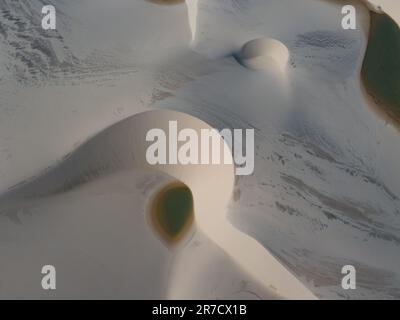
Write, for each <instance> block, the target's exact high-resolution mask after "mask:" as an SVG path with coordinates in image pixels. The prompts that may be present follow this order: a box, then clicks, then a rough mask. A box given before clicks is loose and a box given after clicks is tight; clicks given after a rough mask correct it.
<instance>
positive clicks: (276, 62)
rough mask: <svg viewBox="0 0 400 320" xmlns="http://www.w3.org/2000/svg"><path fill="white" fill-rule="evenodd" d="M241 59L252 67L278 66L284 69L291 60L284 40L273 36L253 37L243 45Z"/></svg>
mask: <svg viewBox="0 0 400 320" xmlns="http://www.w3.org/2000/svg"><path fill="white" fill-rule="evenodd" d="M240 60H241V61H242V63H243V64H244V65H245V66H247V67H249V68H251V69H255V70H266V69H267V70H268V69H271V68H275V67H278V68H279V69H280V70H281V71H283V70H284V69H285V68H286V66H287V63H288V61H289V50H288V49H287V47H286V46H285V45H284V44H283V43H282V42H280V41H278V40H275V39H272V38H258V39H253V40H250V41H249V42H247V43H245V44H244V46H243V47H242V50H241V52H240Z"/></svg>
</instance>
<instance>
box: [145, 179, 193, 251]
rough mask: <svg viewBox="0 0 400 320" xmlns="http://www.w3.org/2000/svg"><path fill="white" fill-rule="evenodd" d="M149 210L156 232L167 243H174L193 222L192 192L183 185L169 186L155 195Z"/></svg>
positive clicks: (175, 183)
mask: <svg viewBox="0 0 400 320" xmlns="http://www.w3.org/2000/svg"><path fill="white" fill-rule="evenodd" d="M150 210H151V212H150V215H151V221H152V224H153V226H154V228H155V229H156V232H158V233H159V235H160V236H161V238H162V239H163V240H165V241H167V242H168V243H172V242H176V241H178V240H180V239H181V238H182V237H183V236H184V235H185V234H186V232H187V231H188V229H189V228H190V226H191V225H192V223H193V220H194V214H193V196H192V192H191V191H190V189H189V188H188V187H187V186H186V185H184V184H183V183H179V182H174V183H172V184H169V185H167V186H166V187H164V188H163V189H161V190H160V191H159V192H158V193H157V195H156V196H155V198H154V200H153V203H152V205H151V208H150Z"/></svg>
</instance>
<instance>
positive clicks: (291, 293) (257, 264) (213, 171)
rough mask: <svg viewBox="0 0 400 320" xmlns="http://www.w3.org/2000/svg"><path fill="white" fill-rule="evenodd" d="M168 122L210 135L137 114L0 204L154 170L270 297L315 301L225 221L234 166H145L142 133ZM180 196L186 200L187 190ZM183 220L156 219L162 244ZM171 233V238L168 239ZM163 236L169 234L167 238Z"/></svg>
mask: <svg viewBox="0 0 400 320" xmlns="http://www.w3.org/2000/svg"><path fill="white" fill-rule="evenodd" d="M170 120H175V121H177V122H178V126H179V127H180V128H179V129H182V128H187V127H189V128H191V129H194V130H196V131H198V133H199V134H200V130H201V129H203V128H207V129H211V127H210V126H209V125H207V124H206V123H205V122H203V121H201V120H199V119H197V118H195V117H192V116H189V115H187V114H184V113H180V112H175V111H166V110H157V111H148V112H144V113H139V114H136V115H134V116H132V117H130V118H127V119H125V120H123V121H121V122H119V123H117V124H115V125H113V126H111V127H109V128H107V129H105V130H104V131H102V132H100V133H99V134H97V135H96V136H94V137H93V138H92V139H90V140H89V141H88V142H86V143H85V144H83V145H82V146H81V147H79V148H78V149H77V150H76V151H75V152H73V153H72V154H71V155H70V156H69V157H68V158H67V159H65V160H64V161H63V162H62V163H61V164H60V165H58V166H57V167H54V168H52V169H51V170H50V171H49V172H47V173H46V174H44V175H43V176H41V177H39V178H37V179H35V180H33V181H31V182H29V183H27V184H26V185H24V186H21V187H20V188H18V189H15V190H12V191H10V192H9V193H7V194H6V195H3V196H2V199H1V200H2V202H3V204H4V207H7V205H10V204H14V205H15V202H17V203H18V200H20V199H22V198H25V199H27V198H38V197H41V198H43V197H46V196H51V195H52V194H55V193H62V192H66V191H68V190H71V189H73V188H74V187H76V186H78V185H80V184H83V183H86V182H89V181H92V180H95V179H97V178H99V177H101V176H105V175H109V174H112V173H115V172H120V171H123V170H127V169H129V168H143V169H153V170H157V171H160V172H162V173H164V174H167V175H169V176H171V177H173V178H175V179H176V180H178V181H180V182H181V183H183V184H184V185H186V186H187V188H189V189H190V191H191V194H192V195H193V205H194V208H193V212H194V219H195V220H196V226H197V228H199V229H200V230H201V231H202V232H204V234H205V235H206V236H207V237H209V238H210V239H211V240H212V241H214V242H215V243H216V244H217V245H218V246H220V247H221V248H222V249H223V250H224V251H225V252H226V253H227V254H228V255H229V256H230V257H232V258H233V259H234V261H235V262H236V263H237V264H238V265H239V266H240V267H241V268H243V270H245V271H246V272H247V273H249V274H250V275H251V276H252V277H254V279H256V280H257V281H258V282H259V283H260V284H261V285H262V286H264V287H265V289H266V290H268V291H271V293H270V294H271V295H274V296H276V297H280V298H292V299H313V298H315V297H314V295H313V294H312V293H311V292H310V291H309V290H308V289H307V288H306V287H305V286H304V285H303V284H302V283H301V282H300V281H299V280H297V278H296V277H294V276H293V275H292V274H291V273H290V272H289V271H288V270H287V269H286V268H285V267H283V266H282V265H281V263H280V262H279V261H278V260H276V259H275V258H274V257H273V256H272V255H271V254H270V253H269V252H268V251H267V250H266V249H265V248H264V247H263V246H261V245H260V244H259V243H258V242H257V241H255V240H254V239H253V238H251V237H250V236H248V235H246V234H244V233H242V232H241V231H239V230H237V229H236V228H234V227H233V226H232V225H231V224H230V223H229V222H228V221H227V220H226V207H227V205H228V203H229V202H230V199H231V196H232V191H233V187H234V179H235V177H234V165H233V164H219V165H201V166H198V165H156V166H151V165H149V164H148V163H147V161H146V158H145V154H146V148H147V146H146V143H145V141H146V140H145V136H146V133H147V132H148V130H150V129H152V128H160V129H162V130H164V131H165V132H168V126H169V121H170ZM215 134H218V133H215ZM218 136H219V134H218ZM219 139H220V141H221V142H223V140H222V137H220V136H219ZM224 148H226V145H225V143H224V142H223V143H221V154H222V152H223V151H224ZM179 186H180V187H183V185H179ZM167 190H168V189H167ZM169 190H171V189H169ZM184 190H185V193H186V195H187V192H188V191H187V189H186V187H184ZM163 192H165V190H164V191H163ZM163 192H162V193H161V195H162V194H163ZM164 194H165V193H164ZM178 198H179V197H178ZM189 198H190V197H189ZM164 200H165V199H164ZM157 201H160V198H159V197H158V200H157V196H156V202H157ZM161 201H163V200H162V199H161ZM189 203H190V200H189ZM16 211H18V210H16ZM189 211H190V205H189ZM9 214H12V213H9ZM157 214H160V213H159V212H158V213H157ZM182 216H183V217H186V218H184V219H183V220H184V221H185V222H184V223H183V224H182V221H181V222H179V221H178V227H177V226H176V225H175V226H172V227H171V225H169V226H168V224H169V222H165V221H164V222H163V223H160V219H159V218H160V216H158V219H157V220H158V221H157V222H156V225H157V226H158V227H160V224H163V226H162V228H163V231H162V233H161V234H163V235H162V236H163V237H164V239H165V238H166V239H169V240H171V239H176V237H177V235H179V237H180V231H181V230H182V226H184V227H183V229H185V226H187V225H190V221H191V219H192V218H191V217H190V216H189V218H188V216H187V215H186V214H185V213H183V215H182ZM168 228H169V230H168V231H166V230H167V229H168ZM156 229H157V228H156ZM156 231H157V230H156ZM158 231H160V230H158ZM170 232H172V233H173V236H172V237H171V234H170ZM167 233H169V234H168V235H167V236H165V235H166V234H167ZM179 237H178V238H179ZM271 288H273V289H271Z"/></svg>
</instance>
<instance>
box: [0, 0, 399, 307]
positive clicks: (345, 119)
mask: <svg viewBox="0 0 400 320" xmlns="http://www.w3.org/2000/svg"><path fill="white" fill-rule="evenodd" d="M294 1H295V2H294ZM21 3H24V1H21ZM32 3H35V4H36V5H37V6H39V3H36V2H35V1H33V0H32ZM357 3H358V4H357V9H358V15H359V16H358V17H359V19H360V20H361V21H362V24H361V26H362V30H357V31H355V32H350V33H343V32H342V31H341V30H338V25H339V24H338V21H340V17H341V14H340V10H338V8H339V7H338V6H337V5H335V4H333V3H330V2H327V1H315V0H302V1H300V0H293V1H289V0H276V1H268V2H267V1H262V0H252V1H249V2H246V3H245V2H229V1H224V2H217V1H213V0H204V1H198V2H197V3H196V1H191V2H188V5H189V6H188V8H186V6H185V5H176V6H159V5H154V4H149V3H147V2H145V1H124V0H116V1H114V2H113V5H112V6H111V5H110V4H109V1H102V2H99V1H94V0H86V1H84V6H83V7H79V6H77V5H76V4H71V5H69V4H66V3H65V4H63V6H62V8H61V10H62V11H63V13H64V15H62V18H61V19H59V28H60V33H61V34H62V35H63V36H64V39H65V43H66V46H68V47H69V48H71V50H72V51H73V53H74V54H75V55H76V56H77V57H78V58H79V59H81V60H82V61H83V60H84V59H85V58H88V57H90V58H91V59H92V60H91V61H92V62H93V61H97V59H99V60H100V61H102V60H101V59H105V60H107V59H110V60H111V62H112V68H110V70H100V72H99V71H98V70H96V69H89V70H88V71H87V74H86V75H85V74H80V73H76V74H75V73H73V72H72V73H70V74H68V76H62V75H61V76H60V75H56V80H55V81H47V82H46V81H44V82H43V83H42V84H43V86H42V87H40V86H39V87H28V88H26V87H24V86H22V85H18V86H17V85H15V83H14V82H13V79H12V78H11V76H10V75H8V73H4V74H6V75H7V77H6V78H5V80H4V81H5V83H4V85H3V86H2V87H1V89H0V90H1V95H0V97H1V102H2V104H1V107H0V115H1V117H0V153H1V157H0V177H1V179H0V190H1V191H2V193H3V194H4V192H5V191H6V190H7V189H8V188H9V187H11V186H12V185H14V184H15V183H18V182H20V181H24V180H27V179H28V180H29V178H31V177H33V176H35V175H36V176H37V175H38V174H43V175H42V178H39V179H33V180H32V183H31V184H27V185H26V186H25V187H21V186H19V187H17V188H15V189H14V192H12V193H9V194H5V195H4V196H3V198H2V200H1V209H0V211H1V212H2V215H0V217H1V223H0V255H1V256H2V257H6V258H5V259H4V261H5V262H4V263H3V264H2V268H3V269H2V270H5V271H6V272H5V274H7V278H1V279H0V282H1V283H2V284H3V285H2V287H1V288H2V289H1V290H2V291H0V296H1V297H41V298H54V297H56V298H61V297H77V298H91V297H93V298H102V297H133V298H165V297H166V298H187V297H189V298H210V297H211V298H224V297H235V296H236V297H238V296H239V297H243V296H244V297H248V298H258V297H262V298H294V299H298V298H314V297H315V295H318V296H321V297H323V298H338V297H343V294H345V295H348V297H349V298H354V297H357V298H360V297H392V296H393V295H394V294H395V293H393V292H394V290H395V289H396V288H397V287H398V280H397V278H398V276H399V275H398V267H397V266H398V265H399V262H400V258H399V254H398V252H399V250H398V245H397V244H396V240H395V235H396V234H398V230H399V229H400V226H399V222H398V219H397V213H398V208H399V207H400V205H399V201H398V199H396V198H393V197H392V196H391V193H393V192H394V193H396V192H397V190H400V174H399V172H398V171H396V170H387V168H396V167H397V164H398V160H399V157H400V155H399V151H398V150H400V142H399V139H398V133H397V132H395V131H394V130H392V129H391V128H390V127H388V126H386V125H385V123H383V122H382V121H381V120H380V119H379V118H377V117H376V116H375V115H374V114H372V113H371V112H370V111H369V110H368V108H366V106H365V101H364V99H363V96H362V92H361V90H360V88H359V78H358V75H359V70H360V66H361V62H362V56H363V51H364V50H365V46H366V31H367V30H366V29H365V27H364V26H365V23H366V22H368V12H367V11H366V10H365V8H363V7H361V6H360V4H359V1H357ZM237 6H239V7H237ZM288 7H291V8H292V9H291V10H287V8H288ZM187 9H188V10H187ZM92 10H95V11H94V13H93V12H92ZM99 17H101V18H99ZM99 22H100V23H99ZM321 30H324V33H322V34H321V33H318V32H317V33H315V32H316V31H321ZM14 36H15V35H14V34H13V35H10V36H9V37H10V39H11V38H12V37H14ZM260 38H263V39H276V40H278V41H280V42H281V43H283V44H284V46H285V47H286V48H288V50H289V51H290V58H291V61H290V62H291V64H286V61H287V58H286V55H284V57H280V56H279V57H278V55H277V54H276V53H273V54H272V57H273V59H274V60H275V61H278V65H282V66H286V69H287V70H286V80H287V81H286V82H284V83H283V82H281V81H280V80H281V79H279V76H278V75H276V74H275V73H274V72H265V73H262V74H261V75H260V74H259V73H256V72H253V71H252V70H249V69H246V68H243V67H242V66H241V65H239V64H238V63H237V61H236V60H235V59H233V58H232V55H236V54H238V53H240V50H241V48H242V47H243V45H244V44H246V43H248V41H251V40H253V39H260ZM12 39H14V38H12ZM14 40H18V41H19V40H20V39H14ZM21 41H22V40H21ZM52 41H53V42H56V40H52ZM2 44H3V43H2ZM139 44H140V45H139ZM58 45H59V44H58ZM8 47H9V46H7V45H6V44H3V45H2V46H0V48H2V49H1V50H6V49H7V50H8ZM54 47H57V48H59V47H62V46H59V47H58V46H57V45H56V44H54ZM4 48H6V49H4ZM10 50H11V49H10ZM272 51H273V52H274V51H275V50H272ZM10 52H11V53H10ZM10 52H8V51H7V52H6V54H4V55H3V54H2V55H1V57H2V58H3V57H4V60H6V61H8V60H7V59H9V57H13V55H12V51H10ZM267 52H268V54H269V52H270V50H269V49H268V50H261V53H262V54H261V57H265V56H268V54H266V53H267ZM2 53H3V51H2ZM57 54H58V56H59V57H63V54H64V52H63V51H61V49H60V50H59V51H57ZM110 57H111V58H110ZM310 57H312V58H310ZM60 59H61V58H60ZM250 60H251V59H250ZM107 61H109V60H107ZM18 63H20V62H18ZM251 63H252V62H251ZM20 64H21V65H19V66H20V67H21V68H22V67H23V65H22V63H20ZM100 65H103V63H100ZM121 65H122V67H121ZM257 65H258V63H257ZM116 66H118V67H120V68H116ZM261 67H262V68H263V70H264V69H270V68H272V66H271V65H270V64H269V63H267V64H265V63H261ZM264 71H265V70H264ZM266 71H268V70H266ZM88 75H89V76H88ZM154 109H162V110H165V109H176V110H180V111H183V112H185V113H187V114H191V115H193V116H195V118H193V117H190V116H184V115H177V114H175V113H173V112H171V111H162V112H161V113H153V114H151V117H150V114H143V113H142V112H143V111H148V110H154ZM164 112H165V113H164ZM132 115H134V117H133V118H129V117H130V116H132ZM172 115H173V116H174V117H179V118H180V119H181V121H182V123H184V124H186V125H187V126H191V127H192V126H193V127H195V128H199V127H202V126H207V127H208V126H209V125H211V126H215V127H217V128H223V127H226V126H232V127H235V128H241V127H243V128H245V127H248V126H254V127H256V128H257V136H256V145H257V147H258V148H257V155H256V172H255V174H254V176H250V177H242V178H240V179H237V180H236V181H235V179H234V176H233V167H232V166H229V165H222V166H219V167H218V166H217V167H207V166H206V167H201V166H195V167H190V166H187V167H182V166H173V167H168V166H165V167H159V168H148V166H147V165H146V162H145V161H144V159H143V158H141V156H140V155H143V154H144V151H145V149H144V147H145V146H144V145H143V141H144V139H143V134H144V132H145V131H146V130H147V129H149V128H150V127H154V126H165V125H166V121H167V119H168V117H169V116H172ZM123 119H127V120H123ZM197 119H199V120H197ZM121 120H123V121H122V122H120V123H118V122H119V121H121ZM202 121H205V122H206V123H208V124H206V123H205V122H202ZM112 123H117V125H116V126H115V127H112V128H110V129H108V130H107V131H104V132H103V133H101V134H98V133H99V131H101V130H103V129H104V128H106V127H108V126H109V125H110V124H112ZM88 137H94V138H93V140H91V141H90V142H89V144H88V145H85V146H83V147H82V148H81V149H79V150H78V151H77V152H76V153H74V154H73V156H72V157H71V158H69V160H68V159H65V158H63V157H64V156H65V155H66V154H69V153H70V152H71V151H72V150H75V149H76V148H77V146H79V145H81V144H82V142H83V141H86V140H87V139H88ZM132 157H134V158H132ZM56 162H59V163H61V164H60V166H59V167H56V168H55V169H54V170H50V171H46V172H45V173H43V170H44V169H45V168H47V167H49V166H54V164H55V163H56ZM143 166H145V167H147V169H152V170H150V171H146V172H144V171H142V168H143ZM154 169H157V170H158V172H155V171H154ZM160 172H161V173H160ZM145 174H147V175H146V176H143V175H145ZM166 174H167V175H168V176H166ZM171 177H175V178H177V179H180V180H182V181H183V182H185V183H186V184H187V185H188V186H189V187H190V188H191V190H192V192H193V195H194V199H195V206H196V207H195V209H196V226H197V228H198V233H197V234H196V235H195V236H194V238H193V239H191V240H190V241H188V242H187V243H184V244H187V246H185V245H183V247H180V248H179V250H177V251H176V252H175V251H169V250H168V249H166V248H165V247H163V246H162V244H161V242H159V241H158V239H157V237H156V236H155V235H154V234H153V231H152V230H151V229H150V228H149V226H148V225H147V224H146V223H145V219H144V212H145V206H146V201H147V199H149V198H150V196H151V194H152V193H154V192H156V190H157V188H158V187H160V186H161V185H162V184H163V183H165V182H166V181H168V179H171ZM73 178H85V179H86V178H87V179H88V180H90V181H89V182H86V183H85V184H84V185H82V186H75V188H73V189H72V190H71V192H67V193H62V194H59V195H57V196H49V195H47V196H46V194H48V193H49V192H50V191H51V190H53V189H54V188H55V187H57V186H62V185H63V184H64V183H71V181H73ZM296 179H297V180H296ZM373 181H375V183H374V182H373ZM307 186H308V188H307ZM310 186H311V187H312V188H313V189H311V188H310ZM315 190H316V191H315ZM318 192H319V193H318ZM37 193H40V194H44V195H45V197H44V198H41V199H38V200H35V201H32V202H30V201H28V202H24V201H23V202H18V201H17V198H18V197H20V196H21V195H24V194H25V195H31V194H37ZM232 194H235V195H236V196H235V197H232ZM210 199H211V200H212V201H211V200H210ZM16 201H17V202H16ZM343 208H344V209H343ZM357 210H358V211H357ZM326 212H328V213H330V214H331V215H333V216H335V217H336V218H335V219H328V218H327V217H326ZM360 212H361V213H360ZM16 217H17V218H18V219H19V220H20V222H22V223H21V224H18V223H17V222H16V221H17V219H16ZM371 234H375V235H376V237H373V236H371ZM391 239H394V240H393V241H392V240H391ZM199 244H200V246H198V245H199ZM196 248H197V249H196ZM276 258H279V260H277V259H276ZM48 263H54V264H55V265H56V267H57V270H59V273H58V275H59V277H60V278H59V280H58V289H57V293H56V294H55V295H53V294H52V293H44V292H43V291H42V290H41V288H40V276H41V275H40V266H41V265H43V264H48ZM346 263H353V264H355V265H356V267H358V266H360V265H361V268H360V269H361V272H362V273H361V275H362V276H361V277H360V288H359V290H357V292H346V293H343V291H342V289H341V287H340V280H341V276H342V275H341V274H340V267H341V265H343V264H346ZM58 268H59V269H58ZM183 270H191V273H186V272H184V271H183ZM225 270H227V272H226V274H224V275H225V277H223V276H221V274H222V273H224V271H225ZM288 270H290V271H288ZM293 274H295V275H296V277H295V276H294V275H293ZM10 275H11V276H10ZM371 275H373V276H371ZM16 279H17V280H16ZM209 279H213V280H212V281H213V284H215V287H217V290H216V291H212V290H213V289H214V288H215V287H214V286H213V287H210V280H209ZM299 279H300V280H301V282H300V281H299ZM365 279H366V280H365ZM384 279H389V282H390V283H389V284H387V283H383V284H382V283H381V282H379V281H384ZM189 280H190V281H191V282H190V281H189ZM242 280H243V281H244V282H245V283H247V286H244V287H243V286H241V281H242ZM371 281H372V285H371ZM374 281H376V282H374ZM149 284H150V285H149ZM200 284H203V285H200ZM314 284H316V285H314ZM304 285H305V286H307V287H308V288H309V289H307V288H306V287H305V286H304ZM393 288H394V289H393ZM311 292H312V293H311Z"/></svg>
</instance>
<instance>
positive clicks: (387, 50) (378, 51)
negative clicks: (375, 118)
mask: <svg viewBox="0 0 400 320" xmlns="http://www.w3.org/2000/svg"><path fill="white" fill-rule="evenodd" d="M361 76H362V80H363V83H364V86H365V88H366V90H367V92H368V94H369V95H371V96H372V97H373V99H374V100H375V102H376V103H377V104H378V105H380V106H381V107H382V108H383V110H382V111H384V112H385V113H386V114H387V115H388V116H389V117H390V118H392V119H393V120H394V121H395V122H397V123H399V124H400V29H399V27H398V25H397V24H396V22H395V21H394V20H393V19H392V18H390V17H389V16H388V15H387V14H378V13H374V12H371V29H370V35H369V41H368V46H367V51H366V54H365V58H364V62H363V66H362V72H361Z"/></svg>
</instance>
